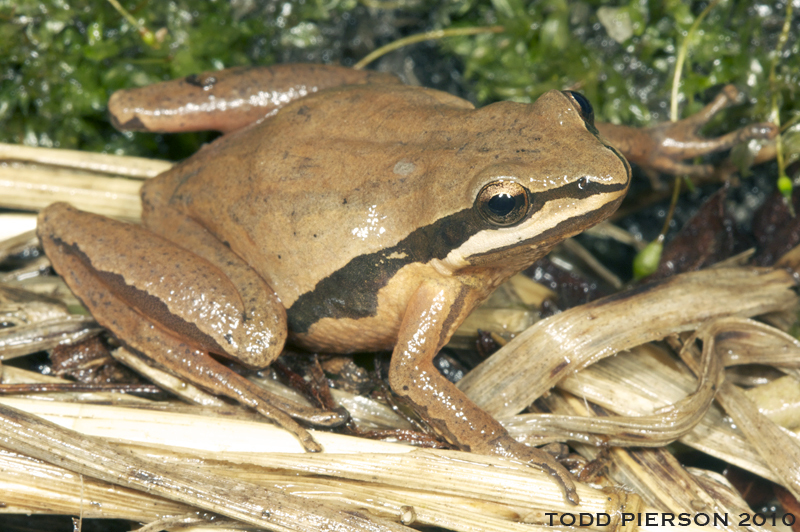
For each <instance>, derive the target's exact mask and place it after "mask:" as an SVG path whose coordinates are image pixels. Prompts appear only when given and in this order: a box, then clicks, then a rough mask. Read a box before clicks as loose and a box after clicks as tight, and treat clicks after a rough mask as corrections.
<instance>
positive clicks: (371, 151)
mask: <svg viewBox="0 0 800 532" xmlns="http://www.w3.org/2000/svg"><path fill="white" fill-rule="evenodd" d="M471 108H472V106H471V104H469V103H468V102H466V101H464V100H460V99H458V98H456V97H453V96H451V95H448V94H446V93H441V92H438V91H433V90H429V89H419V88H410V87H403V86H386V87H365V88H362V87H349V88H343V89H337V90H331V91H326V92H324V93H320V94H318V95H315V96H314V97H311V98H306V99H302V100H300V101H298V102H295V103H293V104H291V105H289V106H287V107H286V108H284V109H282V110H281V111H280V112H279V113H278V114H277V115H276V116H274V117H271V118H268V119H267V120H265V121H264V122H262V123H260V124H256V125H254V126H251V127H249V128H246V129H244V130H241V131H239V132H236V133H233V134H230V135H227V136H224V137H222V138H220V139H218V140H217V141H215V142H213V143H211V144H210V145H208V146H206V147H204V148H203V149H202V150H201V151H200V152H199V153H198V154H196V155H195V156H193V157H192V158H190V159H188V160H187V161H185V162H183V163H182V164H180V165H178V166H177V167H175V168H174V169H173V170H172V171H170V172H168V173H166V174H164V175H163V176H161V177H159V178H158V179H157V181H156V182H154V183H152V184H151V185H149V186H148V187H146V189H145V191H144V192H143V197H144V202H145V208H147V204H148V203H149V202H148V196H150V197H152V196H153V195H154V194H159V195H161V196H163V200H162V201H159V203H163V202H164V201H168V202H169V203H170V205H171V206H172V207H173V208H176V209H178V210H181V211H183V212H185V213H186V214H188V215H189V216H191V217H192V218H193V219H195V220H197V221H199V222H200V223H201V224H202V225H203V226H205V227H206V228H207V229H209V230H210V231H211V232H212V233H213V234H214V235H215V236H216V237H217V238H218V239H220V240H221V241H223V242H226V243H227V244H229V245H230V246H231V248H232V249H233V250H234V251H235V252H236V253H237V254H239V255H240V256H242V257H243V258H244V259H245V260H246V261H247V262H248V263H249V264H250V265H251V266H252V267H253V268H255V269H256V270H257V271H258V272H259V273H260V274H261V275H263V276H264V277H265V278H266V279H267V281H268V282H269V283H270V284H271V285H272V286H273V288H275V290H276V292H277V293H278V294H279V295H280V297H281V299H282V300H283V302H284V304H285V305H286V306H287V307H289V306H291V304H292V303H293V302H294V301H295V300H296V299H297V298H298V297H300V296H301V295H302V294H304V293H306V292H308V291H310V290H313V289H314V287H315V285H316V284H317V283H318V282H319V280H320V279H324V278H326V277H328V276H330V275H331V274H333V273H334V272H336V271H337V270H340V269H341V268H343V267H344V266H346V265H347V264H348V263H349V262H350V261H352V260H353V259H355V258H357V257H367V256H372V255H374V254H375V253H377V252H380V251H381V250H384V249H387V248H391V247H392V246H395V245H396V244H397V243H398V242H400V241H402V240H403V239H405V238H407V237H408V236H409V234H410V233H412V232H413V231H414V230H416V229H417V228H419V227H420V226H424V225H427V224H428V223H433V222H434V221H435V220H436V219H437V218H438V217H440V216H441V214H442V212H441V209H444V210H448V206H447V203H448V201H449V200H448V197H447V196H452V195H453V191H452V190H451V191H449V192H448V195H447V196H445V197H443V198H441V201H435V202H431V201H430V197H429V196H430V194H437V193H438V192H437V191H436V190H435V189H436V187H434V186H432V185H433V184H434V183H437V182H439V181H441V179H440V178H439V177H437V175H436V174H437V173H440V172H441V171H442V170H443V169H449V168H450V166H451V163H450V162H449V160H450V159H451V157H452V150H453V146H454V145H455V143H456V142H457V139H455V138H453V135H452V134H451V133H450V131H449V127H448V126H449V124H448V118H449V116H450V115H458V114H459V113H462V112H463V111H464V110H465V109H471ZM448 173H449V171H448ZM445 188H448V187H445ZM465 198H466V201H467V202H468V203H469V202H471V199H469V198H468V197H467V196H465ZM451 203H452V204H453V206H452V207H451V208H449V209H450V210H458V209H462V208H463V207H464V203H463V201H461V198H458V199H456V198H452V201H451ZM410 258H411V257H409V259H410Z"/></svg>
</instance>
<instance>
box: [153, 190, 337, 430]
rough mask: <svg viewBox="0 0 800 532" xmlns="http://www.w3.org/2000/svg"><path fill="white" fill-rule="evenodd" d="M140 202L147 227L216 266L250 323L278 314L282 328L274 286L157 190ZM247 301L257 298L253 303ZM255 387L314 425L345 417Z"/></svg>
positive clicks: (244, 354)
mask: <svg viewBox="0 0 800 532" xmlns="http://www.w3.org/2000/svg"><path fill="white" fill-rule="evenodd" d="M143 200H144V206H145V209H146V210H147V216H146V219H147V222H148V229H150V230H151V231H153V232H154V233H156V234H159V235H160V236H163V237H165V238H167V239H168V240H170V241H172V242H180V243H181V245H182V246H183V247H185V248H186V249H190V250H191V251H192V253H193V254H195V255H197V256H199V257H202V258H203V259H205V260H207V261H208V262H210V263H211V264H213V265H214V266H216V267H217V268H219V269H220V270H221V271H222V272H223V273H224V274H225V277H226V278H227V279H229V280H230V281H231V282H232V283H233V285H234V286H235V287H236V291H237V293H238V294H239V297H240V298H241V300H242V301H243V302H245V306H246V310H245V315H246V316H247V317H248V319H249V321H250V322H251V323H258V322H259V321H260V320H264V319H266V316H270V317H271V316H279V317H280V327H281V330H282V331H285V330H286V311H285V309H284V308H283V305H282V304H281V303H280V301H279V300H278V299H277V297H276V296H275V294H274V290H272V288H271V287H270V286H269V284H268V283H267V282H266V281H264V279H262V278H261V276H260V275H259V274H258V273H257V272H256V271H255V270H253V269H252V268H251V267H250V266H249V265H248V264H247V263H245V262H244V261H243V260H242V259H241V258H239V256H238V255H236V254H235V253H234V252H233V251H231V249H230V248H228V247H227V246H225V245H224V244H222V243H221V242H220V241H219V240H218V239H216V238H214V237H213V236H212V235H211V234H210V233H209V232H208V231H207V230H206V229H205V228H203V227H202V226H201V225H200V224H199V223H197V222H195V221H194V220H192V219H191V218H189V217H187V216H184V215H182V214H181V213H179V212H177V211H176V210H175V209H172V208H166V206H165V205H164V204H163V203H162V201H161V196H160V195H159V194H158V193H152V194H151V193H149V191H147V190H146V191H145V194H144V196H143ZM251 302H259V304H258V305H254V304H252V303H251ZM279 354H280V350H276V351H273V352H271V354H270V355H269V358H267V357H253V358H248V356H249V355H250V352H249V351H248V350H247V349H242V350H240V352H237V353H235V356H234V357H233V358H235V359H236V360H237V361H238V362H241V363H243V364H244V365H246V366H248V367H250V368H252V369H262V368H264V367H266V366H268V365H269V364H271V363H272V362H273V361H274V360H275V358H277V357H278V355H279ZM247 383H248V384H249V385H252V386H255V391H258V392H259V394H260V395H261V396H262V397H264V398H265V400H267V401H268V402H269V403H270V404H272V405H273V406H275V407H277V408H279V409H281V410H282V411H284V412H286V413H288V414H289V415H291V416H292V417H293V418H295V419H299V420H301V421H304V422H306V423H308V424H309V425H312V426H315V427H337V426H340V425H343V424H344V423H346V422H347V420H348V419H349V414H348V413H347V411H346V410H345V409H344V408H340V409H336V410H334V411H328V410H321V409H318V408H314V407H307V406H303V405H300V404H297V403H295V402H293V401H288V400H285V399H283V398H282V397H280V396H278V395H276V394H272V393H270V392H268V391H267V390H265V389H264V388H263V387H261V386H258V385H254V384H252V383H251V382H250V381H247Z"/></svg>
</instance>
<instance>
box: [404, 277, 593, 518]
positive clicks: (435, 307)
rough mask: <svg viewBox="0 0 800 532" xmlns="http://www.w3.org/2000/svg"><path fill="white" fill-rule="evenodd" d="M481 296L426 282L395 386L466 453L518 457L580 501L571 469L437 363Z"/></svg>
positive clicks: (410, 315) (451, 282)
mask: <svg viewBox="0 0 800 532" xmlns="http://www.w3.org/2000/svg"><path fill="white" fill-rule="evenodd" d="M479 299H480V296H479V295H478V294H477V293H476V291H475V290H474V289H472V288H471V287H469V286H468V285H465V284H462V283H461V282H460V281H458V280H455V279H444V280H426V281H424V282H423V283H422V284H421V285H420V287H419V288H418V289H417V290H416V292H415V293H414V295H413V296H412V298H411V301H410V303H409V305H408V308H407V310H406V312H405V316H404V317H403V322H402V324H401V326H400V332H399V336H398V339H397V344H396V346H395V348H394V352H393V353H392V361H391V366H390V368H389V384H390V385H391V387H392V389H393V390H394V391H395V393H397V394H398V395H399V396H401V397H403V398H404V399H405V400H407V401H408V402H409V403H410V404H411V406H413V407H414V409H415V410H417V411H418V413H419V414H420V416H422V417H423V418H424V419H425V420H426V421H427V422H428V423H430V425H431V426H432V427H433V429H434V430H435V431H437V432H438V433H439V434H440V435H441V436H442V437H444V438H445V439H446V440H447V441H448V442H449V443H452V444H454V445H456V446H458V447H459V448H460V449H462V450H464V451H470V452H475V453H479V454H487V455H499V456H505V457H510V458H515V459H517V460H521V461H524V462H527V463H530V464H533V465H535V466H538V467H540V468H542V469H544V470H545V471H546V472H548V473H549V474H551V475H553V476H554V477H556V479H557V480H558V482H559V483H560V484H561V485H562V486H563V487H564V490H565V491H566V495H567V499H568V500H569V501H571V502H573V503H575V504H578V502H579V499H578V494H577V492H576V490H575V484H574V483H573V481H572V479H571V476H570V474H569V472H568V471H567V470H566V469H565V468H564V466H562V465H561V464H559V463H558V462H556V460H555V459H554V458H553V457H552V456H550V455H549V454H547V453H546V452H544V451H541V450H539V449H536V448H534V447H529V446H527V445H525V444H524V443H520V442H518V441H516V440H514V438H512V437H511V436H510V435H509V434H508V432H507V431H506V430H505V429H504V428H503V426H502V425H501V424H500V423H499V422H498V421H497V420H496V419H495V418H494V417H492V416H491V415H490V414H489V413H487V412H485V411H483V410H482V409H481V408H480V407H478V406H477V405H476V404H475V403H473V402H472V401H471V400H470V399H469V398H468V397H467V396H466V395H464V393H463V392H462V391H461V390H459V389H458V388H457V387H456V386H455V385H454V384H453V383H451V382H450V381H448V380H447V379H445V378H444V377H443V376H442V375H441V374H440V373H439V372H438V371H437V369H436V368H435V367H434V366H433V357H434V356H435V355H436V353H438V352H439V350H440V349H441V348H442V347H443V346H444V345H445V344H446V343H447V341H448V340H449V339H450V337H451V336H452V334H453V332H455V329H456V328H457V327H458V325H459V324H460V323H461V322H462V321H463V319H464V318H465V317H466V315H467V314H469V312H470V311H471V310H472V308H473V307H474V305H475V303H476V302H477V301H478V300H479Z"/></svg>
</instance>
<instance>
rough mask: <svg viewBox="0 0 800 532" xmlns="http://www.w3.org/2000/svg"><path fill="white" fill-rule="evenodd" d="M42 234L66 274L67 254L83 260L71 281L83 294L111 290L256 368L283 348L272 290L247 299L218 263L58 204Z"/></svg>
mask: <svg viewBox="0 0 800 532" xmlns="http://www.w3.org/2000/svg"><path fill="white" fill-rule="evenodd" d="M39 235H40V238H41V239H42V243H43V245H44V247H45V251H46V252H47V254H48V256H50V257H51V260H53V263H54V265H55V266H56V269H57V270H59V272H60V273H61V274H62V275H65V277H66V276H67V275H68V274H69V272H68V271H67V270H66V269H65V268H62V267H61V266H62V263H63V262H64V260H65V259H64V258H65V257H68V256H71V257H75V258H76V259H78V261H79V262H80V263H81V264H83V265H84V268H83V269H84V270H85V274H80V275H76V276H75V281H74V282H73V283H72V284H70V288H72V289H73V291H74V292H76V294H77V295H78V297H80V298H81V299H84V300H87V299H91V297H92V295H93V293H95V292H96V291H98V290H107V291H110V292H112V293H113V294H114V295H115V297H116V298H117V299H119V300H120V301H122V302H123V304H126V305H129V306H131V307H133V308H135V309H137V310H138V311H139V312H140V313H141V314H142V315H144V316H147V317H148V319H149V320H151V321H153V322H155V323H158V324H159V325H160V326H161V327H163V328H164V329H166V330H168V331H171V332H172V333H173V334H176V335H178V336H179V337H180V338H183V339H185V340H186V341H187V342H189V343H190V344H192V345H195V346H197V347H199V348H201V349H203V350H207V351H211V352H214V353H219V354H223V355H228V356H230V357H232V358H236V359H238V360H241V361H242V362H243V363H245V364H248V365H251V366H256V367H265V366H267V365H269V364H270V362H272V361H273V360H274V359H275V358H276V357H277V356H278V354H280V351H281V349H282V348H283V343H284V341H285V338H286V325H285V319H286V318H285V314H284V311H283V307H282V306H280V304H279V303H277V305H276V302H275V301H274V299H275V298H274V295H273V294H272V291H270V290H269V288H268V287H266V289H265V290H263V292H262V293H261V294H260V295H259V294H255V295H254V294H251V293H249V292H248V293H246V294H244V297H243V295H242V294H241V293H240V292H239V291H238V289H237V286H236V285H235V284H234V283H233V282H232V281H231V280H230V279H229V278H228V277H227V276H226V274H225V272H223V271H222V270H221V269H219V268H217V267H216V266H215V265H214V264H212V263H210V262H209V261H207V260H205V259H203V258H202V257H200V256H198V255H197V254H194V253H191V252H189V251H187V250H186V249H183V248H181V247H178V246H177V245H176V244H174V243H173V242H170V241H169V240H166V239H164V238H162V237H160V236H158V235H156V234H154V233H152V232H150V231H148V230H147V229H145V228H143V227H140V226H137V225H133V224H127V223H123V222H118V221H116V220H111V219H109V218H105V217H102V216H98V215H95V214H90V213H85V212H81V211H79V210H77V209H75V208H73V207H71V206H69V205H67V204H65V203H59V204H54V205H51V206H50V207H48V208H47V209H45V210H44V211H43V212H42V214H41V215H40V217H39ZM263 286H265V285H263ZM87 304H88V303H87ZM91 310H92V313H93V314H95V316H97V315H98V313H99V314H102V309H97V312H95V310H96V309H91ZM273 310H275V311H277V315H271V316H270V315H267V314H268V313H269V312H270V311H273ZM112 331H113V332H114V333H115V334H117V335H118V336H120V337H121V338H125V337H126V332H125V331H124V330H119V329H113V328H112Z"/></svg>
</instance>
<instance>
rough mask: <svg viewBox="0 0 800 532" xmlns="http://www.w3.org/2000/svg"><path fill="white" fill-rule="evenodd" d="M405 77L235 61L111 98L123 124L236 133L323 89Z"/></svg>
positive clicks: (121, 127) (135, 127) (130, 128)
mask: <svg viewBox="0 0 800 532" xmlns="http://www.w3.org/2000/svg"><path fill="white" fill-rule="evenodd" d="M365 83H381V84H387V83H399V80H398V79H397V78H396V77H395V76H393V75H391V74H387V73H385V72H374V71H370V70H353V69H352V68H345V67H340V66H334V65H312V64H297V65H292V64H289V65H272V66H268V67H265V66H256V67H234V68H228V69H225V70H217V71H213V72H203V73H202V74H193V75H191V76H187V77H185V78H181V79H174V80H171V81H165V82H163V83H157V84H155V85H149V86H147V87H140V88H136V89H127V90H121V91H117V92H115V93H114V94H113V95H112V96H111V99H110V100H109V102H108V109H109V112H110V114H111V122H112V123H113V124H114V127H116V128H117V129H119V130H128V131H153V132H161V133H176V132H180V131H209V130H215V131H222V132H224V133H230V132H231V131H235V130H237V129H241V128H243V127H245V126H247V125H248V124H251V123H253V122H256V121H257V120H260V119H263V118H265V117H266V116H268V115H269V114H270V113H271V112H273V111H277V110H278V109H280V108H281V107H283V106H285V105H287V104H289V103H291V102H292V101H294V100H297V99H299V98H303V97H304V96H307V95H310V94H313V93H315V92H318V91H320V90H323V89H327V88H331V87H340V86H343V85H362V84H365Z"/></svg>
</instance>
